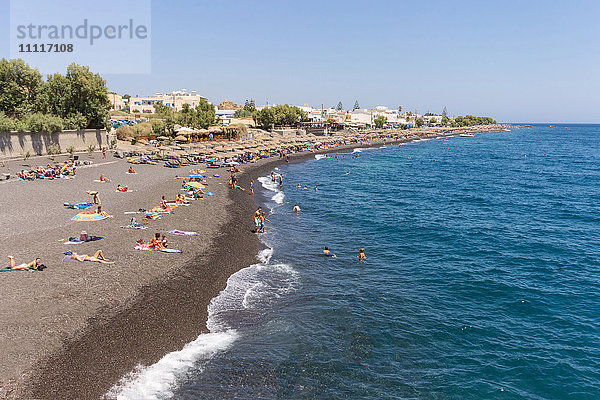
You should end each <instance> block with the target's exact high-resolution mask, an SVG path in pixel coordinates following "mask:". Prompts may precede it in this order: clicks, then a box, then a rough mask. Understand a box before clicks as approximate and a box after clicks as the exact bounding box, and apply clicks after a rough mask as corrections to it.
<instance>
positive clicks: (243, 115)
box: [233, 108, 252, 118]
mask: <svg viewBox="0 0 600 400" xmlns="http://www.w3.org/2000/svg"><path fill="white" fill-rule="evenodd" d="M251 116H252V111H249V110H246V108H242V109H241V110H235V113H234V114H233V117H234V118H246V117H251Z"/></svg>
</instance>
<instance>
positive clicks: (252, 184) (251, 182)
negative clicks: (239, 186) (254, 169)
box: [250, 179, 254, 194]
mask: <svg viewBox="0 0 600 400" xmlns="http://www.w3.org/2000/svg"><path fill="white" fill-rule="evenodd" d="M250 194H254V179H250Z"/></svg>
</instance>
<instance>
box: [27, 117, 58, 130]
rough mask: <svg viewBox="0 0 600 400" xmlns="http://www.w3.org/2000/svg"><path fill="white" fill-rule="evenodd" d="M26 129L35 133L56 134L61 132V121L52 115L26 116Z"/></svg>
mask: <svg viewBox="0 0 600 400" xmlns="http://www.w3.org/2000/svg"><path fill="white" fill-rule="evenodd" d="M25 124H26V127H27V128H28V129H29V130H30V131H31V132H35V133H39V132H44V133H58V132H62V130H63V127H64V125H63V120H62V118H60V117H56V116H54V115H49V114H42V113H35V114H30V115H29V116H27V119H26V121H25Z"/></svg>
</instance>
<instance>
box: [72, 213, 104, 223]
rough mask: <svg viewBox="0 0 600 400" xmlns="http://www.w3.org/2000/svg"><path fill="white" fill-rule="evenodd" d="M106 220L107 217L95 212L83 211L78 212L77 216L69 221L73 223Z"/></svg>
mask: <svg viewBox="0 0 600 400" xmlns="http://www.w3.org/2000/svg"><path fill="white" fill-rule="evenodd" d="M106 218H108V217H107V216H104V215H102V214H98V213H97V212H95V211H93V212H90V211H85V212H80V213H79V214H77V215H76V216H74V217H73V218H71V219H72V220H73V221H101V220H103V219H106Z"/></svg>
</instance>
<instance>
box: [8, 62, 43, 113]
mask: <svg viewBox="0 0 600 400" xmlns="http://www.w3.org/2000/svg"><path fill="white" fill-rule="evenodd" d="M42 84H43V81H42V75H41V74H40V73H39V71H38V70H37V69H33V68H31V67H29V65H27V64H26V63H25V62H24V61H23V60H21V59H16V60H10V61H9V60H6V59H4V58H3V59H2V60H0V111H4V112H6V113H8V114H9V115H11V114H12V115H21V114H25V113H27V112H31V111H34V108H35V99H36V97H37V94H38V92H39V90H40V88H41V86H42Z"/></svg>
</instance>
